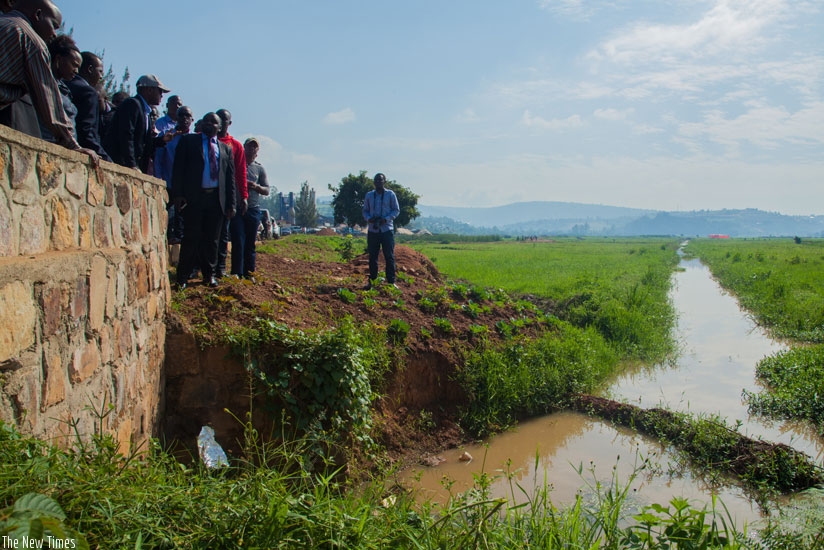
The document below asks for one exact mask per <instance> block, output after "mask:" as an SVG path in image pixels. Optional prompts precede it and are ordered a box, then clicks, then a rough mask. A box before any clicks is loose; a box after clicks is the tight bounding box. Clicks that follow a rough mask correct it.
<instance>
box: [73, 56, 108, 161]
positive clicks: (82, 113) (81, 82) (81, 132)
mask: <svg viewBox="0 0 824 550" xmlns="http://www.w3.org/2000/svg"><path fill="white" fill-rule="evenodd" d="M80 55H81V56H82V58H83V63H82V64H81V65H80V71H79V72H78V73H77V74H76V75H75V77H74V78H72V79H71V80H70V81H68V82H67V85H68V86H69V90H70V91H71V93H72V96H71V97H72V103H74V105H75V107H77V115H76V116H75V118H74V125H75V128H76V129H77V142H78V143H79V144H80V146H81V147H87V148H89V149H91V150H92V151H94V152H96V153H97V154H98V155H100V158H102V159H103V160H108V161H111V160H112V159H111V158H110V157H109V155H108V153H106V150H105V149H103V144H102V143H101V140H100V94H98V93H97V88H96V87H97V84H98V83H99V82H100V80H101V79H102V78H103V62H102V61H101V60H100V58H99V57H97V56H96V55H95V54H93V53H92V52H82V53H81V54H80Z"/></svg>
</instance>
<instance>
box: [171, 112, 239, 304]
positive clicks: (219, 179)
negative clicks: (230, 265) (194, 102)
mask: <svg viewBox="0 0 824 550" xmlns="http://www.w3.org/2000/svg"><path fill="white" fill-rule="evenodd" d="M220 127H221V121H220V118H219V117H218V116H217V115H216V114H215V113H206V115H204V116H203V119H202V120H201V123H200V128H201V131H202V133H200V134H188V135H184V136H182V137H181V138H180V141H179V142H178V144H177V149H176V150H175V160H174V165H173V167H172V192H171V196H172V199H173V200H174V203H175V210H176V211H177V212H181V213H182V215H183V226H184V227H185V228H186V231H184V233H183V242H182V244H181V247H180V260H179V261H178V264H177V286H178V288H180V289H184V288H186V285H187V284H188V281H189V275H190V274H191V273H192V269H193V268H194V267H197V266H198V262H199V264H200V265H199V267H200V270H201V273H202V274H203V282H204V283H205V284H208V285H209V286H211V287H216V286H217V285H218V282H217V277H215V275H216V270H217V249H218V240H219V239H220V228H221V226H222V225H223V223H224V220H225V219H226V218H232V216H234V215H235V209H236V208H237V201H236V198H235V172H234V159H233V157H232V149H231V148H230V147H229V146H228V145H226V144H224V143H221V142H219V141H218V139H217V133H218V130H219V129H220Z"/></svg>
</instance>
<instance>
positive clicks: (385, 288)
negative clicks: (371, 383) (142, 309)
mask: <svg viewBox="0 0 824 550" xmlns="http://www.w3.org/2000/svg"><path fill="white" fill-rule="evenodd" d="M306 255H307V257H311V253H310V252H307V254H306ZM395 257H396V261H397V266H398V273H399V275H398V278H397V288H395V287H393V286H392V285H388V284H385V283H380V284H378V285H376V287H375V288H373V289H371V290H368V291H366V290H364V286H365V284H366V283H367V280H368V273H369V262H368V257H367V256H366V255H361V256H358V257H356V258H354V259H353V260H352V261H350V262H348V263H339V262H323V261H318V260H310V259H306V260H303V259H298V258H296V257H283V256H279V255H276V254H265V253H258V255H257V270H256V273H255V281H254V282H252V281H249V280H243V279H235V278H224V279H223V280H222V281H221V284H220V286H219V287H218V288H216V289H212V288H209V287H208V286H205V285H202V284H199V283H197V282H194V281H193V283H194V284H192V285H191V286H190V287H189V288H187V289H186V290H185V291H184V294H183V295H178V296H177V297H176V302H178V305H177V306H176V307H174V308H172V309H173V311H175V310H176V311H177V315H178V317H179V319H178V320H177V321H179V322H173V323H170V324H169V326H170V327H176V328H170V330H173V331H180V330H185V331H192V332H194V333H196V334H197V335H198V338H199V339H200V341H201V345H204V346H208V345H209V344H210V343H214V340H215V337H214V335H215V334H217V333H218V332H220V331H222V330H223V329H224V328H230V329H231V328H232V327H235V328H238V327H251V326H254V325H255V324H256V323H257V318H268V319H272V320H275V321H277V322H278V323H281V324H284V325H286V326H288V327H290V328H293V329H300V330H304V331H311V330H326V329H330V328H332V327H334V326H335V325H336V324H337V320H339V319H343V318H344V317H349V318H352V319H353V320H354V321H355V322H356V323H366V322H370V323H374V324H376V325H378V326H382V327H388V326H389V325H390V324H391V323H393V322H397V321H398V320H399V321H403V322H405V323H407V324H408V325H409V331H408V334H407V336H406V338H405V339H404V341H403V342H402V343H401V344H395V345H399V346H403V348H405V353H403V354H399V356H402V357H403V359H402V362H403V364H400V365H399V366H398V368H396V369H395V371H394V372H393V374H392V375H391V376H390V378H389V379H388V380H387V387H385V388H381V392H382V394H383V395H384V396H385V397H384V398H383V399H382V401H381V403H379V404H378V406H377V409H376V421H375V424H376V426H378V427H379V430H380V431H381V434H382V437H381V439H382V441H381V443H382V444H383V445H384V447H385V448H386V449H388V450H389V451H390V453H391V454H392V455H394V456H395V458H398V459H410V460H414V461H417V459H418V457H419V456H420V455H421V454H425V453H432V452H438V451H440V450H443V449H444V448H448V447H453V446H456V445H458V444H460V443H462V442H463V439H464V434H463V432H462V431H461V430H460V428H459V427H458V426H457V421H456V418H457V408H458V407H459V406H460V405H461V404H462V403H464V402H465V401H466V396H465V395H464V393H463V390H462V389H461V388H460V386H459V385H458V384H457V383H456V382H455V381H454V378H455V377H454V374H455V369H456V367H457V366H458V364H459V361H460V350H461V348H462V347H469V346H473V345H475V344H476V342H477V339H478V338H480V337H484V338H488V339H490V340H493V341H495V340H498V339H499V338H500V336H499V334H498V331H497V329H496V323H498V322H499V321H510V320H511V319H513V318H519V317H521V316H522V315H523V312H520V311H518V310H517V309H516V308H515V305H514V304H513V303H508V302H503V301H495V302H493V301H492V300H479V299H478V298H477V297H476V298H475V300H474V302H473V301H472V299H471V298H470V297H469V296H467V295H465V294H461V293H456V292H455V291H454V289H451V288H450V287H449V286H448V285H446V286H445V284H444V283H445V281H444V277H442V275H441V274H440V273H439V272H438V269H437V268H436V267H435V265H434V264H433V263H432V262H431V261H430V260H429V259H428V258H427V257H426V256H424V255H422V254H420V253H418V252H416V251H415V250H413V249H411V248H409V247H406V246H401V245H399V246H397V247H396V248H395ZM380 269H383V258H381V259H380ZM435 295H437V296H439V297H440V298H439V300H440V301H439V302H438V303H437V305H436V306H433V305H432V303H428V304H426V307H424V305H422V301H421V298H422V297H424V296H435ZM179 298H183V299H182V300H180V301H178V299H179ZM479 302H480V305H482V306H483V310H482V311H479V310H478V309H477V308H475V307H470V306H472V303H474V304H475V305H476V306H477V305H478V304H479ZM172 315H175V314H174V313H172ZM436 319H437V320H438V322H437V323H436ZM445 325H448V330H445V329H444V326H445ZM482 327H485V329H484V334H483V336H479V334H480V330H479V329H480V328H482ZM521 330H522V331H523V333H524V334H531V335H534V334H537V333H538V332H539V331H540V330H542V329H541V327H540V326H539V324H538V323H535V324H534V325H530V326H529V327H526V328H523V329H521ZM387 345H391V344H389V343H387ZM217 368H221V367H219V366H218V367H217ZM423 410H426V411H428V412H430V413H431V414H432V425H434V428H432V426H431V425H430V426H428V427H427V429H425V430H422V429H421V426H420V418H421V415H420V413H421V411H423Z"/></svg>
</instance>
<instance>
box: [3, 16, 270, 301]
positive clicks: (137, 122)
mask: <svg viewBox="0 0 824 550" xmlns="http://www.w3.org/2000/svg"><path fill="white" fill-rule="evenodd" d="M0 10H2V12H3V13H2V14H1V15H0V124H3V125H5V126H9V127H12V128H14V129H16V130H19V131H21V132H24V133H26V134H29V135H31V136H34V137H37V138H41V139H45V140H47V141H51V142H53V143H57V144H59V145H62V146H64V147H66V148H68V149H72V150H76V151H80V152H82V153H85V154H87V155H89V157H90V159H91V162H92V164H93V165H95V166H96V165H97V164H98V163H99V160H100V159H103V160H107V161H111V162H114V163H117V164H119V165H121V166H125V167H127V168H132V169H135V170H137V171H139V172H142V173H145V174H150V175H154V176H156V177H158V178H161V179H163V180H165V181H166V186H167V190H168V192H169V198H170V201H169V226H168V232H167V234H168V238H169V241H170V242H171V243H178V242H179V243H180V244H181V251H180V260H179V263H178V267H177V278H176V282H177V286H178V287H179V288H185V287H186V286H187V285H188V281H189V279H190V278H191V277H192V276H193V275H195V274H196V273H197V272H198V271H200V273H201V275H202V277H203V281H204V282H205V283H206V284H208V285H210V286H217V285H218V284H219V280H220V279H221V278H222V277H224V276H225V275H226V274H227V271H226V266H227V256H228V248H229V247H228V243H229V242H230V241H231V242H232V254H231V264H230V265H231V273H230V274H231V275H236V276H238V277H246V278H249V279H252V280H253V279H254V272H255V239H256V237H257V233H258V226H259V224H260V221H261V219H260V218H261V208H260V206H261V205H260V201H261V197H262V196H265V195H268V194H269V182H268V179H267V176H266V171H265V170H264V168H263V166H261V165H260V164H259V163H258V162H257V161H256V157H257V155H258V151H259V149H260V144H259V142H258V141H257V140H256V139H255V138H249V139H247V140H246V142H245V143H243V144H241V143H240V142H239V141H238V140H237V139H235V138H234V137H232V136H231V135H230V134H229V126H231V124H232V115H231V113H230V112H229V111H228V110H227V109H219V110H217V111H215V112H209V113H206V114H205V115H204V116H203V117H202V118H201V119H200V120H199V121H198V122H197V123H195V122H194V114H193V112H192V109H191V108H189V107H187V106H185V105H183V101H182V100H181V98H180V96H178V95H173V96H170V97H169V98H168V100H167V103H166V114H165V116H162V117H161V116H159V113H158V109H157V108H158V106H159V105H160V104H161V102H162V98H163V95H164V94H166V93H169V92H170V91H171V90H169V89H168V88H167V87H166V86H165V85H164V84H163V83H162V82H161V81H160V79H159V78H158V77H157V76H156V75H152V74H147V75H143V76H141V77H140V78H139V79H138V80H137V84H136V88H137V93H136V94H135V95H134V96H133V97H128V94H126V93H124V92H119V93H116V94H114V95H113V96H112V97H111V98H109V97H108V96H107V94H106V92H105V90H104V86H103V80H104V70H103V62H102V60H101V59H100V57H99V56H97V55H95V54H94V53H92V52H88V51H82V52H81V51H80V48H79V47H78V46H77V44H76V42H75V41H74V39H73V38H72V37H71V36H69V35H65V34H58V31H59V29H60V28H61V26H62V23H63V18H62V14H61V12H60V9H59V8H58V7H57V6H56V5H55V4H54V2H53V1H52V0H0ZM192 130H194V132H195V133H192Z"/></svg>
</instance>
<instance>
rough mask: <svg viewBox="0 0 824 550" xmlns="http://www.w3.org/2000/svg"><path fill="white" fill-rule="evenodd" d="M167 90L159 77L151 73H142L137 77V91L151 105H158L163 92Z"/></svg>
mask: <svg viewBox="0 0 824 550" xmlns="http://www.w3.org/2000/svg"><path fill="white" fill-rule="evenodd" d="M169 91H170V90H169V89H168V88H167V87H166V86H164V85H163V83H162V82H161V81H160V79H159V78H157V76H155V75H153V74H144V75H143V76H141V77H140V78H138V79H137V93H138V94H139V95H140V96H141V97H142V98H143V99H145V100H146V103H148V104H149V105H151V106H152V107H156V106H158V105H160V100H161V99H163V94H165V93H168V92H169Z"/></svg>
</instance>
